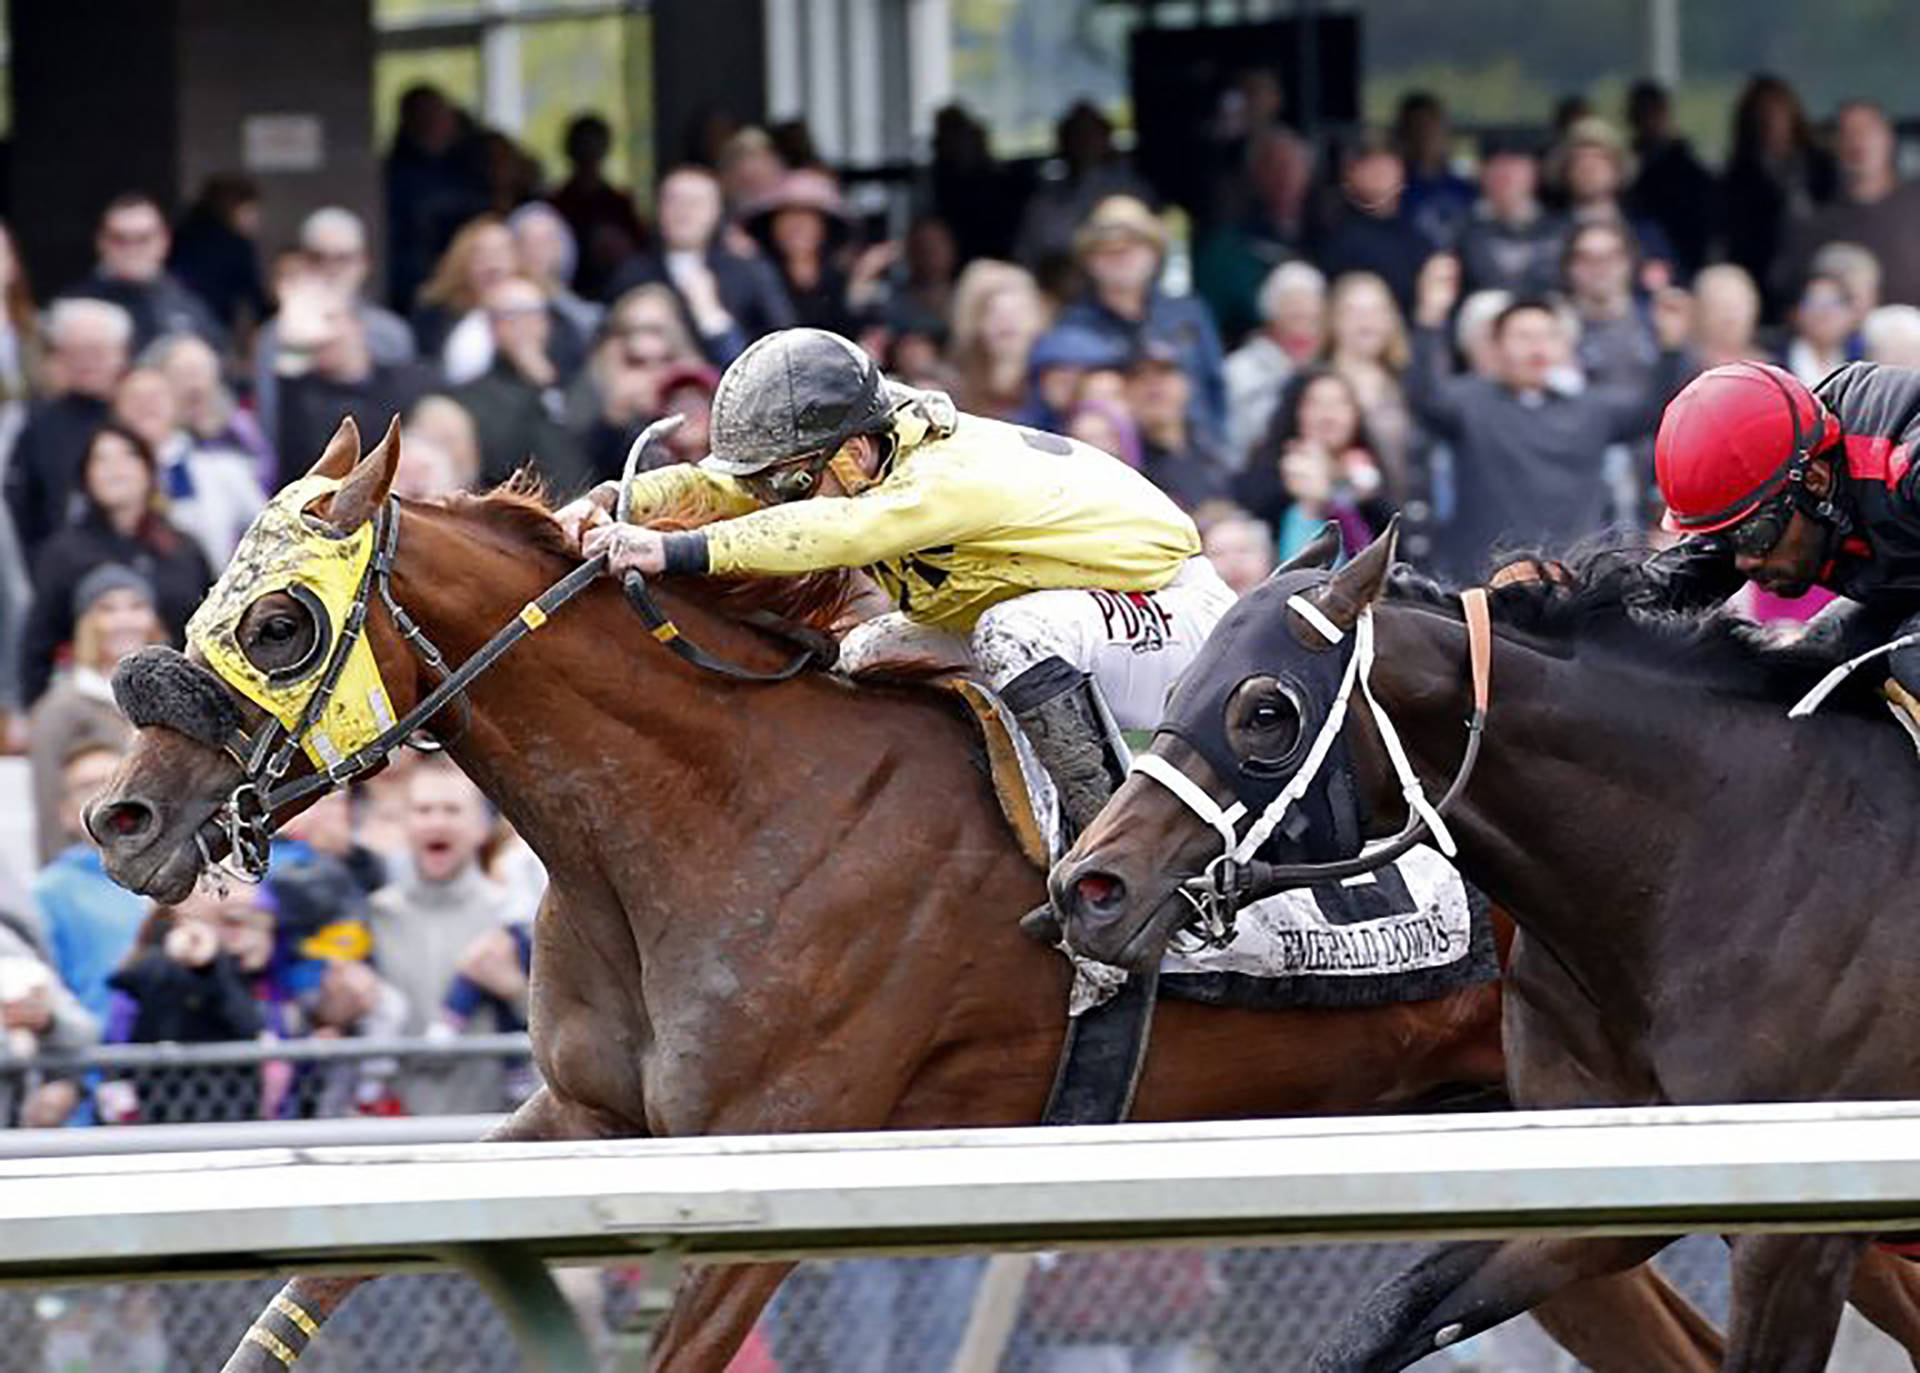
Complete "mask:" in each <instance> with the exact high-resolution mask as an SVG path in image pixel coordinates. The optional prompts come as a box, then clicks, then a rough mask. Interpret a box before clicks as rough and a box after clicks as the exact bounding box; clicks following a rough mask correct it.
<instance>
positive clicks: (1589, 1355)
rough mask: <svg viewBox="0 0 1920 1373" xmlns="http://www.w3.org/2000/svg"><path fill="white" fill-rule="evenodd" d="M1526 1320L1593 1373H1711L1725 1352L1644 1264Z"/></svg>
mask: <svg viewBox="0 0 1920 1373" xmlns="http://www.w3.org/2000/svg"><path fill="white" fill-rule="evenodd" d="M1533 1318H1534V1319H1535V1320H1536V1321H1538V1322H1540V1324H1541V1326H1542V1327H1544V1328H1545V1330H1546V1332H1547V1333H1548V1334H1549V1335H1551V1336H1553V1338H1554V1339H1555V1340H1556V1341H1557V1342H1558V1343H1559V1344H1560V1347H1561V1348H1563V1349H1565V1350H1566V1351H1567V1352H1568V1353H1570V1354H1572V1355H1573V1356H1574V1357H1575V1358H1576V1359H1578V1360H1580V1362H1581V1363H1582V1364H1584V1365H1585V1366H1586V1367H1588V1368H1591V1369H1593V1370H1594V1373H1712V1370H1714V1369H1716V1368H1718V1367H1720V1358H1721V1355H1722V1354H1723V1353H1724V1352H1725V1349H1726V1342H1725V1341H1724V1340H1722V1339H1721V1338H1720V1332H1719V1331H1718V1330H1716V1329H1714V1326H1713V1322H1711V1321H1709V1320H1708V1319H1707V1318H1706V1317H1705V1316H1703V1315H1701V1314H1700V1313H1699V1312H1698V1311H1697V1310H1695V1309H1694V1306H1693V1303H1692V1302H1689V1301H1688V1300H1687V1299H1686V1298H1685V1297H1683V1296H1681V1295H1680V1294H1679V1293H1678V1292H1676V1291H1674V1289H1673V1285H1672V1284H1671V1283H1669V1282H1668V1281H1667V1280H1666V1279H1665V1278H1663V1277H1662V1276H1660V1274H1659V1273H1658V1272H1656V1271H1655V1270H1654V1269H1653V1268H1652V1267H1650V1266H1649V1265H1647V1264H1642V1265H1640V1267H1638V1268H1635V1269H1632V1270H1631V1271H1629V1272H1626V1273H1613V1274H1609V1275H1607V1276H1605V1277H1599V1278H1589V1279H1587V1280H1586V1281H1585V1282H1577V1283H1575V1284H1573V1286H1571V1287H1568V1288H1565V1289H1563V1290H1561V1291H1559V1292H1556V1293H1554V1294H1553V1295H1552V1296H1551V1297H1548V1298H1547V1299H1546V1300H1545V1301H1544V1302H1542V1303H1541V1304H1540V1305H1539V1306H1537V1307H1535V1308H1534V1310H1533Z"/></svg>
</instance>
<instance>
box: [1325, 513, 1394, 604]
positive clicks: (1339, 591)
mask: <svg viewBox="0 0 1920 1373" xmlns="http://www.w3.org/2000/svg"><path fill="white" fill-rule="evenodd" d="M1399 545H1400V517H1399V516H1398V515H1395V516H1394V517H1393V519H1391V520H1390V521H1388V523H1387V527H1386V528H1385V529H1384V530H1382V531H1381V534H1380V537H1379V538H1377V539H1375V540H1374V541H1373V542H1372V543H1370V544H1368V545H1367V546H1366V547H1365V548H1364V549H1362V550H1361V552H1360V554H1359V556H1357V557H1356V558H1354V560H1353V561H1352V562H1350V563H1348V564H1347V565H1346V566H1345V567H1343V568H1341V569H1340V570H1339V571H1338V572H1336V573H1334V574H1333V580H1332V581H1330V582H1328V583H1327V589H1326V590H1325V591H1324V592H1322V593H1321V596H1320V609H1321V610H1323V611H1325V612H1326V616H1327V618H1328V619H1330V620H1332V621H1333V622H1334V623H1335V624H1337V625H1339V626H1340V627H1341V628H1343V629H1351V628H1353V626H1354V624H1355V623H1356V622H1357V621H1358V620H1359V618H1360V612H1361V611H1363V610H1365V609H1366V608H1367V607H1368V606H1370V605H1372V604H1373V603H1374V602H1375V601H1377V600H1379V599H1380V593H1381V592H1382V591H1385V590H1386V588H1387V573H1388V572H1390V571H1391V570H1392V569H1393V555H1394V551H1395V550H1396V549H1397V548H1398V547H1399Z"/></svg>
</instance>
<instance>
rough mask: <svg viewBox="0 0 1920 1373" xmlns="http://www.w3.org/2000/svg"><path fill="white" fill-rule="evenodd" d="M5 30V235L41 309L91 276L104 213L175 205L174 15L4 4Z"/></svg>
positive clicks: (86, 4) (157, 4)
mask: <svg viewBox="0 0 1920 1373" xmlns="http://www.w3.org/2000/svg"><path fill="white" fill-rule="evenodd" d="M7 22H8V29H9V34H10V37H11V40H12V54H11V76H12V81H13V154H12V179H13V185H12V195H11V203H12V205H13V216H14V231H15V233H16V234H17V235H18V236H19V238H20V245H21V251H22V253H23V255H24V256H25V258H26V261H27V266H28V269H29V270H30V271H31V272H32V273H33V276H34V288H35V290H36V291H37V292H38V293H39V294H40V296H41V297H42V298H45V297H46V296H48V295H50V294H51V293H53V292H54V291H57V290H59V289H60V288H61V287H62V286H63V285H65V284H66V283H68V282H70V281H72V280H74V279H75V278H77V277H79V276H81V275H83V274H84V273H85V272H86V271H87V269H88V268H89V266H90V265H91V263H92V258H93V248H92V243H93V226H94V223H95V221H96V220H97V218H98V217H99V212H100V207H101V206H102V205H103V204H104V203H105V202H106V201H108V200H110V199H111V198H112V197H113V196H114V195H115V194H117V193H119V192H121V191H126V190H136V189H137V190H143V191H146V192H148V193H149V194H152V195H154V196H157V197H159V198H160V199H161V200H162V201H163V202H165V203H169V204H170V203H172V201H173V199H174V198H175V196H176V195H177V194H178V159H177V155H176V147H175V144H174V141H173V137H172V131H173V130H174V128H175V127H176V125H177V123H178V119H177V114H176V104H175V94H176V91H177V84H178V83H177V71H176V68H175V63H174V56H175V47H174V43H173V27H174V6H173V4H172V3H170V0H145V2H144V3H142V2H139V0H136V2H135V3H123V4H101V3H93V2H91V0H80V3H74V4H51V5H49V4H24V5H23V4H13V5H9V6H8V7H7Z"/></svg>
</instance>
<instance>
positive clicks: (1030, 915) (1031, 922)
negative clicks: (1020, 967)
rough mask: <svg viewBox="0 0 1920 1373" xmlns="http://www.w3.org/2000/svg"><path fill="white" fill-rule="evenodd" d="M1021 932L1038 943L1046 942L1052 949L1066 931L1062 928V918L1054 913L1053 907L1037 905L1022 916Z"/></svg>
mask: <svg viewBox="0 0 1920 1373" xmlns="http://www.w3.org/2000/svg"><path fill="white" fill-rule="evenodd" d="M1020 933H1022V934H1024V935H1025V936H1026V937H1027V938H1029V939H1031V940H1032V941H1033V942H1034V943H1036V944H1044V945H1045V946H1046V947H1047V948H1049V949H1051V948H1054V947H1056V946H1057V945H1058V944H1059V943H1060V941H1061V939H1062V938H1064V937H1065V934H1066V932H1065V931H1064V930H1062V929H1061V928H1060V919H1059V917H1058V916H1056V915H1055V914H1054V913H1053V907H1052V906H1051V905H1047V906H1035V907H1034V908H1033V909H1032V910H1030V911H1028V912H1027V913H1026V914H1025V915H1023V916H1021V917H1020Z"/></svg>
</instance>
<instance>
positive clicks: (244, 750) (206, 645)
mask: <svg viewBox="0 0 1920 1373" xmlns="http://www.w3.org/2000/svg"><path fill="white" fill-rule="evenodd" d="M678 419H679V417H678V416H674V417H671V420H672V421H673V422H677V421H678ZM673 422H669V421H658V422H656V423H655V424H653V425H651V426H649V427H648V428H647V430H646V431H645V432H644V433H642V434H641V435H640V437H639V438H638V439H636V440H635V441H634V444H633V449H632V451H631V452H630V453H629V454H628V458H627V480H628V481H631V479H632V476H633V473H634V472H635V471H636V470H637V469H638V467H639V464H640V461H641V459H642V456H643V454H644V453H645V451H646V450H647V448H648V447H649V446H650V445H652V444H653V443H655V442H657V441H659V440H660V439H661V438H662V437H664V436H665V435H666V434H667V433H670V432H671V430H672V428H673V427H674V423H673ZM339 488H340V482H339V481H337V480H336V479H334V478H330V477H322V476H308V477H304V478H302V479H301V480H300V481H297V482H294V483H293V484H292V485H290V486H288V487H287V488H286V489H285V490H283V491H282V492H280V494H279V495H277V496H275V497H274V499H273V500H272V501H271V502H269V503H268V505H267V507H266V509H265V510H263V511H262V512H261V513H260V515H259V517H258V518H257V519H256V520H255V521H254V523H253V526H252V527H251V528H250V529H248V531H247V534H246V537H245V538H244V539H242V540H241V543H240V547H239V549H238V550H236V551H235V553H234V556H233V561H232V562H231V563H230V564H228V566H227V570H226V571H225V572H224V573H222V574H221V577H220V580H219V581H218V582H217V583H215V585H214V587H213V590H211V591H210V592H208V593H207V599H206V600H205V601H204V602H203V603H202V604H201V607H200V609H199V610H197V611H195V612H194V616H193V618H192V619H191V620H190V621H188V623H187V643H188V645H189V647H191V648H192V649H193V650H195V651H196V652H198V653H199V655H200V657H201V658H202V659H204V660H205V664H204V665H202V664H201V663H199V662H195V661H194V660H193V659H192V658H189V657H187V656H186V655H185V654H183V653H180V652H178V651H177V650H175V649H172V648H166V647H159V646H156V647H151V648H145V649H142V650H141V651H140V652H138V653H136V654H134V655H132V656H131V657H129V658H127V659H126V660H125V661H124V662H122V663H121V665H120V667H119V669H118V670H117V671H116V672H115V673H114V678H113V694H114V699H115V701H116V702H117V703H118V704H119V706H120V710H121V713H122V714H124V715H125V716H126V717H127V719H128V720H129V721H130V722H131V723H132V724H133V725H134V727H135V728H137V729H144V728H146V727H147V726H149V725H164V726H166V727H167V728H169V729H173V730H175V731H177V732H178V733H181V734H184V735H186V736H187V737H188V738H190V739H193V740H195V741H197V742H199V743H201V744H204V745H206V746H207V747H209V748H215V749H220V750H222V751H224V752H225V753H226V754H227V755H228V756H229V757H230V758H232V759H233V761H234V762H235V763H236V764H237V765H238V766H239V768H240V771H241V773H242V778H241V781H240V783H239V785H237V786H236V787H235V788H234V789H233V791H232V792H231V793H230V794H229V795H228V796H227V799H226V801H225V802H224V803H223V804H222V806H221V808H220V810H219V811H218V812H217V813H216V814H215V816H214V818H213V820H212V821H211V822H210V824H209V828H211V829H213V830H214V831H215V832H216V833H218V834H222V835H224V837H225V838H226V840H227V850H228V859H227V862H228V864H229V865H230V866H231V867H232V869H233V870H234V872H235V874H236V875H238V876H239V877H241V878H243V879H245V880H248V881H258V880H260V879H261V878H262V877H264V876H265V875H266V872H267V860H268V854H269V843H270V841H271V840H272V837H273V831H274V823H273V817H274V816H275V815H276V814H278V813H279V812H280V811H281V810H283V809H284V808H285V807H287V806H290V805H292V804H293V803H294V802H296V801H300V800H304V799H305V798H306V797H308V796H311V795H312V794H314V793H315V792H321V791H330V790H332V789H333V788H335V787H338V786H342V785H344V784H345V783H347V782H350V781H352V780H353V779H354V778H356V777H359V776H361V775H363V774H365V773H367V772H370V771H371V770H372V769H374V768H375V767H377V766H379V765H380V763H382V762H383V761H384V760H385V759H386V757H387V755H388V754H390V753H392V752H393V751H394V750H395V749H396V748H399V747H400V746H401V745H403V744H407V743H417V742H419V741H418V739H417V738H416V736H418V735H419V734H420V732H421V731H422V730H423V729H425V728H427V727H428V726H429V725H431V724H432V723H433V721H434V719H435V717H437V716H438V715H439V714H440V712H441V711H442V710H444V709H445V708H446V707H447V706H448V705H450V704H452V703H453V702H454V701H456V700H460V701H462V702H463V703H464V695H465V692H466V689H467V687H468V686H469V685H471V684H472V682H473V681H474V679H475V678H477V677H479V676H480V674H481V673H483V672H485V671H486V670H487V669H488V668H490V667H492V666H493V664H494V663H495V662H497V661H498V660H499V659H500V657H501V655H503V654H504V653H506V652H507V650H508V649H510V648H512V647H513V646H514V645H515V644H517V643H518V642H519V641H520V640H521V639H523V638H525V637H526V636H527V635H528V634H531V633H533V632H534V631H535V630H538V629H540V628H541V627H542V626H543V625H545V624H546V623H547V620H548V619H549V617H551V616H552V615H553V614H554V612H556V611H557V610H559V609H560V607H562V606H563V605H565V604H566V603H567V602H568V601H571V600H572V599H573V598H574V597H575V596H578V595H579V594H580V593H581V592H582V591H584V590H586V589H587V588H588V587H589V586H591V585H592V584H593V583H594V581H595V580H596V579H597V578H598V577H599V576H600V575H601V574H602V573H604V572H605V571H606V566H607V559H606V555H605V554H601V555H600V556H598V557H594V558H590V559H588V560H587V561H586V562H584V563H582V564H580V566H578V567H576V568H574V569H573V570H572V571H571V572H569V573H568V574H567V575H566V576H564V577H562V578H561V579H560V580H559V581H557V582H555V583H554V584H553V585H552V586H550V587H548V588H547V590H546V591H545V592H543V593H542V594H541V595H539V596H538V597H536V598H535V599H533V600H531V601H529V602H527V604H526V605H524V606H522V607H521V608H520V611H519V613H518V614H517V615H515V616H514V617H513V618H512V619H511V620H509V621H508V622H507V623H506V624H505V625H503V626H501V628H500V629H499V630H498V631H497V632H496V633H495V634H494V635H493V637H492V638H490V639H488V640H487V642H486V643H484V644H482V645H481V646H480V648H478V649H477V650H475V652H474V654H473V656H472V657H470V658H468V659H467V660H466V661H465V662H463V663H461V664H460V666H459V667H458V668H454V669H452V670H449V669H448V667H447V662H446V659H445V657H444V656H443V655H442V654H441V652H440V650H439V649H438V648H437V647H436V646H435V645H434V643H433V641H432V640H431V639H429V638H428V637H427V635H426V633H425V632H424V631H423V630H422V629H421V628H420V626H419V624H418V623H417V622H416V621H415V620H414V619H413V617H412V616H410V615H409V614H408V613H407V611H406V609H405V608H404V607H403V606H402V605H401V604H400V602H399V601H398V599H396V598H395V596H394V594H393V564H394V554H395V551H396V549H397V547H398V545H399V540H400V515H399V508H398V506H397V505H396V503H395V502H394V501H393V500H392V499H391V498H389V499H388V500H387V501H386V502H385V503H384V504H383V505H382V506H381V508H380V511H379V513H378V514H377V515H376V516H375V517H374V518H373V519H372V520H369V521H367V522H366V523H364V524H362V525H361V526H360V527H359V528H358V529H355V530H353V531H351V532H349V533H342V532H341V531H340V530H339V529H337V528H335V527H334V526H332V525H330V524H328V523H327V522H326V521H325V520H323V519H321V518H320V517H318V516H316V515H313V514H310V513H309V512H310V511H311V509H312V508H313V506H314V505H315V504H316V503H317V502H319V501H321V500H323V499H325V498H326V497H328V496H330V495H332V494H333V493H334V492H336V491H338V490H339ZM625 590H626V595H627V599H628V600H629V601H630V602H631V603H633V605H634V606H635V608H636V609H637V610H639V611H640V613H641V615H642V617H643V618H644V619H645V620H646V623H647V627H648V628H649V629H650V630H651V631H652V633H653V636H654V637H655V638H656V639H658V640H660V641H661V642H662V643H664V644H666V645H667V646H668V648H670V649H671V650H672V651H673V652H674V653H675V654H676V655H678V656H679V657H681V658H683V659H685V660H687V661H688V662H691V663H692V664H693V665H694V666H696V667H699V668H702V669H704V670H708V671H713V672H719V673H722V674H724V675H727V676H730V677H734V678H736V679H738V680H743V681H783V680H785V679H786V678H788V677H791V676H793V675H795V674H796V673H798V672H799V671H800V670H801V669H802V668H804V667H806V666H808V665H809V664H810V663H812V662H814V661H816V660H817V659H818V658H819V656H820V650H819V649H818V648H817V647H816V646H814V645H812V644H810V643H809V644H806V645H803V647H802V648H801V650H800V651H799V653H798V654H796V656H795V658H794V659H793V660H792V662H790V663H789V664H788V665H787V666H786V667H785V668H784V669H782V670H781V671H778V672H770V673H758V672H753V671H750V670H748V669H744V668H738V667H735V666H734V665H732V664H729V663H724V662H721V661H719V660H717V659H714V658H713V657H711V656H710V655H708V654H706V653H704V652H703V651H702V650H700V649H699V648H698V647H697V646H696V645H694V644H691V643H688V642H687V641H686V640H685V639H684V637H683V636H682V635H681V633H680V631H679V629H678V627H677V626H675V625H674V623H673V621H672V620H670V619H669V618H668V617H667V616H666V614H665V613H664V612H663V611H662V610H661V609H660V608H659V606H658V605H657V604H656V603H655V602H654V600H653V598H652V595H651V593H650V592H649V591H648V590H647V587H646V584H645V582H644V580H642V579H641V578H640V576H639V574H638V573H629V574H628V576H627V579H626V587H625ZM276 591H278V592H285V593H286V594H288V595H290V596H292V597H293V599H294V600H295V601H297V602H298V603H299V604H300V605H301V606H303V607H304V608H305V609H306V610H307V613H308V614H309V616H310V617H311V618H312V621H313V628H314V642H313V645H312V647H311V649H310V650H309V651H308V652H307V653H306V654H304V655H303V656H302V658H301V659H300V661H299V662H297V663H295V664H292V665H290V666H288V667H285V668H282V669H278V670H274V671H267V670H264V669H262V668H260V667H258V666H256V665H255V664H254V663H253V662H252V661H251V660H250V659H249V658H248V657H247V655H246V651H245V649H244V648H242V646H241V644H240V639H239V630H240V625H241V621H242V620H243V619H244V618H245V616H246V613H247V610H248V609H249V607H251V606H252V605H253V604H254V603H255V602H257V601H258V600H259V599H260V598H261V597H262V596H267V595H271V594H273V593H274V592H276ZM375 595H378V596H379V598H380V602H381V604H382V605H384V606H385V607H386V611H387V615H388V618H389V619H390V620H391V621H392V622H393V626H394V629H395V630H396V631H397V632H398V633H399V635H400V636H401V638H402V639H404V640H405V641H406V643H407V644H408V645H409V647H411V648H412V650H413V652H414V653H415V655H416V656H418V657H419V659H420V660H421V661H422V662H423V663H424V664H425V665H426V667H427V668H428V670H429V671H431V672H432V673H433V674H434V675H435V676H437V677H438V678H439V682H438V683H437V685H435V686H434V688H433V689H432V690H431V691H429V692H427V694H426V695H424V696H422V697H421V698H420V700H419V702H418V703H417V704H415V706H414V707H413V709H412V710H410V711H408V712H407V713H406V714H405V715H404V716H402V717H401V718H400V719H398V720H396V719H394V716H393V705H392V701H391V699H390V697H389V695H388V692H387V688H386V683H385V682H384V681H383V680H382V678H381V676H380V666H379V663H378V662H377V661H376V660H375V658H374V654H373V647H372V645H371V643H369V642H368V640H367V638H366V635H365V630H366V622H367V613H368V609H369V607H370V605H371V604H372V601H373V597H374V596H375ZM229 689H231V691H233V692H237V693H238V694H239V695H241V696H243V697H245V698H246V699H247V700H249V701H251V702H252V703H253V704H254V705H256V706H258V707H259V708H260V709H261V710H262V711H263V712H264V713H265V715H266V719H265V720H264V721H263V722H262V723H261V724H260V726H259V727H258V728H257V729H256V730H254V732H253V733H251V734H249V733H248V732H247V731H246V729H245V728H244V726H243V723H242V720H241V717H240V711H239V708H238V707H237V706H235V704H234V702H233V698H232V696H231V695H230V694H229ZM421 746H422V747H427V746H428V745H426V744H421ZM302 753H305V754H306V756H307V758H308V759H309V760H310V761H311V762H312V764H313V771H312V772H310V773H307V774H305V775H304V776H300V777H296V778H292V779H290V780H289V779H288V777H287V773H288V772H289V770H290V769H291V768H292V766H293V763H294V760H295V759H296V758H297V757H298V756H299V755H300V754H302ZM194 839H195V843H196V844H198V845H199V848H200V855H201V859H202V861H203V862H204V863H205V864H206V866H207V867H209V868H212V867H213V866H214V863H213V861H212V859H211V856H210V850H209V847H208V839H207V832H206V830H205V829H203V830H202V831H201V832H200V833H198V834H196V835H195V836H194Z"/></svg>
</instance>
